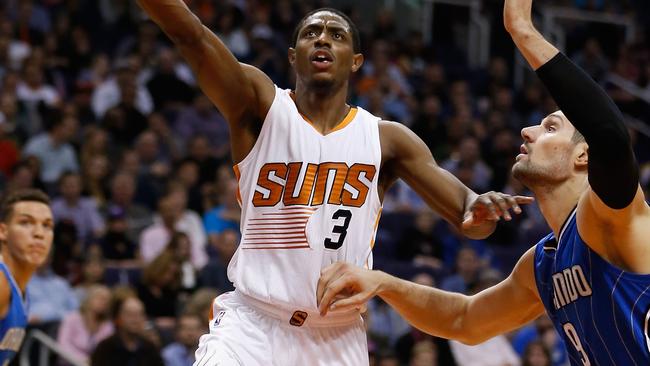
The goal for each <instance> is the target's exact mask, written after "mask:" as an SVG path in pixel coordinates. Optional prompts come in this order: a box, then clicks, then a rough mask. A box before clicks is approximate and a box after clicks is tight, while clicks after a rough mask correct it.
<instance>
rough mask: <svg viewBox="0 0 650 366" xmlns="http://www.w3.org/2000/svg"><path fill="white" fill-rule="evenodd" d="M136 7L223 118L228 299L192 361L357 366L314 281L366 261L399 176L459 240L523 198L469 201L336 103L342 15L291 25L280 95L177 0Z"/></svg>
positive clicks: (427, 156)
mask: <svg viewBox="0 0 650 366" xmlns="http://www.w3.org/2000/svg"><path fill="white" fill-rule="evenodd" d="M139 3H140V5H141V6H142V7H143V9H144V10H145V11H146V12H147V13H148V14H149V15H150V16H151V18H152V19H153V20H154V21H155V22H156V23H157V24H158V25H160V27H161V28H162V29H163V31H164V32H165V33H166V34H167V35H168V36H169V37H170V38H171V40H172V41H173V42H174V43H175V45H176V46H177V47H178V49H179V50H180V52H181V54H182V55H183V57H184V58H185V59H186V60H187V62H188V63H189V64H190V66H191V67H192V68H193V70H194V72H195V73H196V75H197V78H198V80H199V84H200V86H201V88H202V90H203V92H205V93H206V95H207V96H208V97H209V98H210V99H211V100H212V101H213V103H214V104H215V105H216V106H217V108H218V109H219V110H220V111H221V113H222V114H223V115H224V117H225V118H226V120H227V121H228V123H229V125H230V135H231V139H232V140H231V146H232V157H233V160H234V161H235V163H236V165H235V172H236V173H237V177H238V180H239V197H238V198H239V200H240V204H241V206H242V219H241V232H242V238H241V243H240V245H239V248H238V250H237V252H236V254H235V256H234V257H233V259H232V261H231V262H230V265H229V268H228V274H229V278H230V279H231V280H232V281H233V283H234V285H235V287H236V290H235V291H234V292H232V293H227V294H224V295H221V296H220V297H218V298H217V299H216V300H215V302H214V305H213V316H212V317H211V320H210V333H209V334H207V335H204V336H203V337H202V338H201V340H200V345H199V349H198V350H197V353H196V359H197V361H196V363H195V365H197V366H205V365H246V366H254V365H282V366H289V365H364V364H366V365H367V364H368V350H367V341H366V335H365V330H364V327H363V323H362V320H361V317H360V315H359V311H358V310H355V311H349V312H344V313H336V312H333V313H329V314H328V315H327V316H326V317H322V316H320V314H319V312H318V308H317V304H316V285H317V282H318V279H319V276H320V270H321V268H323V267H325V266H327V265H329V264H331V263H334V262H336V261H344V262H348V263H351V264H354V265H356V266H365V267H371V266H372V256H371V250H372V246H373V244H374V237H375V231H376V228H377V223H378V221H379V215H380V213H381V200H382V197H383V195H384V192H385V191H386V190H387V189H388V188H389V187H390V185H391V184H392V183H393V182H394V181H395V180H396V179H398V178H402V179H404V180H405V181H406V182H407V183H408V184H410V185H411V187H413V188H414V189H415V190H416V191H417V192H418V193H419V194H420V195H422V197H424V199H425V200H426V201H427V203H428V204H429V205H430V206H431V207H432V208H433V209H434V210H436V211H437V212H438V213H440V214H441V215H442V217H444V218H445V219H446V220H447V221H448V222H450V223H451V224H453V225H454V226H455V227H457V228H458V229H459V230H461V231H462V232H463V233H464V234H465V235H467V236H469V237H472V238H484V237H486V236H487V235H489V234H490V233H491V232H492V231H493V230H494V227H495V222H496V220H498V219H499V217H503V218H504V219H509V218H510V215H509V213H508V210H509V209H511V208H512V209H513V210H514V212H519V211H520V209H519V206H518V203H519V204H521V203H528V202H530V199H529V198H526V197H510V196H508V195H504V194H500V193H488V194H484V195H482V196H478V195H476V194H475V193H474V192H472V191H471V190H470V189H468V188H467V187H465V186H464V185H463V184H462V183H460V181H458V180H457V179H456V178H454V177H453V176H452V175H451V174H449V173H448V172H446V171H444V170H442V169H440V168H439V167H438V166H437V165H436V163H435V161H434V159H433V157H432V155H431V153H430V151H429V150H428V149H427V147H426V145H425V144H424V143H423V142H422V141H421V140H420V139H419V138H418V137H417V136H416V135H415V134H414V133H412V132H411V131H410V130H408V129H407V128H406V127H404V126H403V125H401V124H399V123H394V122H387V121H381V120H380V119H379V118H377V117H375V116H373V115H371V114H370V113H368V112H366V111H364V110H363V109H361V108H358V107H353V106H350V105H349V104H348V103H347V91H348V80H349V77H350V75H351V73H353V72H356V71H358V70H359V68H360V67H361V65H362V63H363V55H362V54H361V53H360V45H359V34H358V31H357V29H356V27H355V26H354V24H353V23H352V22H351V21H350V19H348V18H347V17H346V16H345V15H344V14H343V13H340V12H339V11H337V10H334V9H319V10H316V11H314V12H312V13H310V14H308V15H307V16H305V18H303V20H301V21H300V23H299V24H298V26H297V28H296V32H295V36H294V40H293V45H292V47H291V48H290V49H289V53H288V58H289V62H290V63H291V66H292V67H293V69H294V71H295V73H296V80H297V82H296V86H295V90H294V91H290V90H281V89H279V88H277V87H276V86H274V84H273V82H272V81H271V80H270V79H269V78H268V77H267V76H266V75H265V74H263V73H262V72H261V71H260V70H258V69H256V68H254V67H252V66H249V65H245V64H240V63H238V62H237V60H236V59H235V57H234V56H233V55H232V54H231V53H230V52H229V50H228V49H227V48H226V47H225V46H224V44H223V43H222V42H221V41H220V40H219V39H218V38H217V37H216V36H215V35H214V34H213V33H212V32H210V30H209V29H207V28H206V27H204V26H203V25H202V24H201V23H200V21H199V20H198V19H197V18H196V16H194V15H193V14H192V13H191V11H190V10H189V9H188V8H187V7H186V6H185V4H184V3H183V1H182V0H139ZM380 171H381V173H380Z"/></svg>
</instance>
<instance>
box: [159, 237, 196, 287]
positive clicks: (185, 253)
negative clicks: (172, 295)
mask: <svg viewBox="0 0 650 366" xmlns="http://www.w3.org/2000/svg"><path fill="white" fill-rule="evenodd" d="M165 251H168V252H170V253H171V254H172V256H174V258H176V259H177V260H178V263H179V265H180V272H181V281H180V287H181V289H182V290H183V291H187V292H189V291H192V290H194V288H195V287H196V283H197V274H196V270H195V269H194V266H193V265H192V261H191V260H190V259H191V243H190V238H189V237H188V236H187V234H185V233H184V232H181V231H177V232H175V233H174V234H173V235H172V238H171V240H170V241H169V243H168V244H167V247H166V248H165Z"/></svg>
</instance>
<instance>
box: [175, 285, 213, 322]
mask: <svg viewBox="0 0 650 366" xmlns="http://www.w3.org/2000/svg"><path fill="white" fill-rule="evenodd" d="M217 296H219V292H217V291H215V290H214V289H211V288H205V287H204V288H200V289H198V290H196V292H194V293H193V294H192V296H191V297H190V298H189V300H187V302H186V303H185V309H184V313H191V314H196V315H198V316H199V318H201V319H204V320H209V319H211V318H212V305H213V303H214V299H215V298H216V297H217Z"/></svg>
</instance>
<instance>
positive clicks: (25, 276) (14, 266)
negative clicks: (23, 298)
mask: <svg viewBox="0 0 650 366" xmlns="http://www.w3.org/2000/svg"><path fill="white" fill-rule="evenodd" d="M2 260H3V262H4V263H5V264H6V265H7V268H9V272H10V273H11V276H12V277H13V278H14V281H16V285H18V287H19V288H20V291H21V292H22V293H23V294H24V293H25V289H26V288H27V282H29V279H30V278H31V277H32V275H33V274H34V272H35V271H36V270H35V269H34V268H29V267H28V266H24V265H21V264H20V263H19V262H18V261H16V260H15V259H14V258H12V257H11V255H10V254H9V253H5V252H4V251H3V253H2Z"/></svg>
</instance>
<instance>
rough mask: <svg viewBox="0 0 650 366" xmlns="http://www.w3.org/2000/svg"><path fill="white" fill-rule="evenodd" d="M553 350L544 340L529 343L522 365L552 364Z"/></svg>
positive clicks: (547, 365) (540, 365)
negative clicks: (550, 349) (551, 350)
mask: <svg viewBox="0 0 650 366" xmlns="http://www.w3.org/2000/svg"><path fill="white" fill-rule="evenodd" d="M552 365H553V364H552V363H551V352H550V351H549V350H548V348H546V346H545V345H544V343H543V342H542V341H533V342H530V343H528V346H526V350H525V351H524V355H523V357H522V363H521V366H552Z"/></svg>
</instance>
